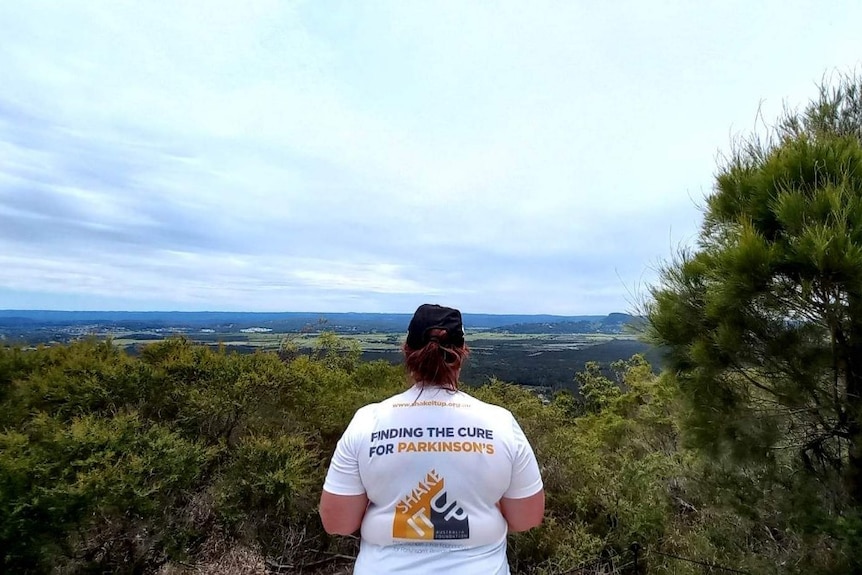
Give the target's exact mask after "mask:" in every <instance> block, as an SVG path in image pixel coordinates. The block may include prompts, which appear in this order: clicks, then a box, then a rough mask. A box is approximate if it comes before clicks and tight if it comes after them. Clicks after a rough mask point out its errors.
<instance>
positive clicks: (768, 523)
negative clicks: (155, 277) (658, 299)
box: [0, 334, 854, 574]
mask: <svg viewBox="0 0 862 575" xmlns="http://www.w3.org/2000/svg"><path fill="white" fill-rule="evenodd" d="M613 368H614V373H615V374H616V375H617V377H618V381H613V380H611V379H608V378H605V377H604V376H603V375H602V374H601V373H602V372H601V370H600V369H599V366H598V365H597V364H589V365H587V366H586V369H585V370H584V371H583V372H581V373H580V374H579V375H578V381H579V383H580V385H581V391H582V394H583V397H582V398H581V397H576V396H573V395H571V394H568V393H561V394H558V395H557V396H555V397H554V398H553V399H552V400H551V401H542V400H541V399H540V398H539V397H537V396H536V395H535V394H533V393H531V392H529V391H526V390H524V389H522V388H519V387H516V386H513V385H509V384H505V383H501V382H498V381H489V382H488V383H487V385H483V386H481V387H477V388H473V389H471V390H470V392H471V393H473V394H475V395H476V396H477V397H479V398H481V399H483V400H486V401H489V402H493V403H497V404H500V405H504V406H506V407H508V408H509V409H511V410H512V411H513V412H514V413H515V414H516V416H517V417H518V419H519V420H520V421H521V423H522V425H523V427H524V429H525V432H526V433H527V435H528V437H529V438H530V439H531V441H532V443H533V445H534V447H535V450H536V454H537V457H538V459H539V461H540V464H541V467H542V472H543V475H544V479H545V483H546V489H547V493H548V514H547V519H546V521H545V523H544V525H543V526H542V527H540V528H538V529H535V530H533V531H531V532H528V533H525V534H520V535H517V536H513V537H512V538H511V549H510V558H511V561H512V564H513V567H514V569H515V570H516V572H517V573H536V574H538V573H545V574H561V573H565V572H567V571H568V570H571V569H573V568H574V567H577V566H578V565H580V564H582V563H584V562H589V561H594V560H596V559H597V558H600V557H602V556H604V557H606V558H607V557H613V556H616V555H621V554H625V553H626V552H627V550H628V548H629V547H630V545H631V543H632V542H635V541H637V542H639V543H640V544H641V545H642V546H643V549H644V551H643V553H644V554H645V560H646V561H647V564H648V565H649V567H650V572H651V573H686V572H688V571H685V566H683V567H680V566H679V565H670V564H667V563H666V561H668V559H666V558H663V557H662V556H660V555H658V553H659V552H664V553H670V554H676V555H685V556H691V557H697V558H701V559H707V560H709V561H714V562H718V563H721V564H724V565H730V566H735V567H737V568H742V569H748V570H750V571H752V572H756V573H779V572H781V573H784V572H799V573H803V572H810V571H811V570H814V571H816V572H818V573H825V572H829V571H830V570H831V571H833V572H836V573H838V572H846V571H845V569H846V568H847V566H848V565H849V564H850V563H849V562H850V561H852V560H853V559H852V557H853V554H852V553H850V550H851V549H852V547H851V545H852V544H853V541H852V539H851V538H850V536H851V535H852V533H853V527H854V526H853V525H849V524H833V527H834V528H835V529H834V530H832V531H831V532H827V531H822V530H818V529H816V528H815V526H814V525H813V524H810V523H808V521H809V519H808V518H807V516H805V509H804V508H803V509H801V508H800V507H799V505H800V497H802V504H805V503H808V504H809V505H814V504H815V500H816V499H817V489H818V487H817V486H816V485H813V484H812V485H807V486H806V489H807V491H804V492H802V493H803V495H802V496H799V493H798V492H797V486H796V485H795V484H794V481H795V480H794V479H793V478H792V477H781V476H780V473H779V472H780V467H779V466H772V467H770V468H769V469H766V468H754V467H744V468H739V467H736V466H734V465H731V464H730V463H729V462H725V461H722V460H714V459H710V458H706V457H702V456H700V455H699V454H698V452H694V451H690V450H688V449H686V448H685V447H684V446H683V445H682V443H681V436H680V429H679V424H678V414H679V413H680V409H681V407H680V403H679V400H678V398H677V393H676V391H675V388H674V386H673V385H672V383H671V382H670V379H669V378H668V377H662V376H656V375H655V374H654V373H653V371H652V369H651V368H650V366H649V365H648V364H647V363H646V362H645V360H643V358H642V357H641V356H635V357H633V358H632V359H631V360H629V361H627V362H617V363H615V364H614V366H613ZM619 384H622V387H623V388H624V389H625V390H626V391H625V392H623V391H621V389H620V385H619ZM405 385H406V379H405V376H404V373H403V371H402V370H401V368H399V367H397V366H392V365H390V364H388V363H386V362H382V361H381V362H363V361H360V360H359V354H358V349H356V348H355V347H354V346H351V345H350V344H349V343H347V342H346V341H345V340H342V339H339V338H338V337H337V336H335V335H333V334H324V335H323V336H322V337H321V339H320V340H319V342H318V345H317V347H316V349H315V351H314V353H313V354H312V355H311V356H295V357H289V356H288V357H279V356H278V355H277V354H274V353H257V354H237V353H228V352H226V351H225V350H212V349H211V348H209V347H206V346H202V345H196V344H193V343H191V342H189V341H187V340H184V339H172V340H168V341H164V342H159V343H155V344H152V345H149V346H147V347H146V348H145V349H144V350H143V352H142V353H141V354H140V355H139V356H137V357H131V356H128V355H126V354H125V353H124V352H123V351H122V350H120V349H118V348H116V347H114V346H112V344H111V343H110V342H97V341H83V342H78V343H73V344H70V345H60V346H54V347H46V348H40V349H37V350H31V351H22V350H20V349H15V348H9V347H5V348H0V421H2V422H3V430H2V434H0V509H2V513H0V549H2V567H3V570H4V571H6V572H14V573H49V572H53V573H97V572H98V573H101V572H112V573H156V572H161V573H185V572H188V573H192V572H213V573H215V572H226V571H225V570H226V567H225V565H226V564H227V563H226V562H228V561H234V563H236V565H238V566H236V567H235V569H236V570H235V571H233V572H236V573H244V572H248V573H252V572H263V569H264V566H265V565H267V564H268V565H270V569H271V570H273V571H274V570H275V568H274V566H276V565H280V566H282V571H281V572H304V573H315V572H319V573H323V572H334V571H335V570H337V569H339V568H343V567H345V565H349V557H350V556H351V555H353V554H355V546H356V541H355V540H352V539H345V538H331V537H328V536H327V535H325V534H324V533H323V531H322V528H321V526H320V523H319V519H318V517H317V512H316V504H317V499H318V497H319V493H320V488H321V485H322V482H323V477H324V473H325V469H326V466H327V463H328V457H329V456H330V454H331V453H332V451H333V449H334V447H335V442H336V441H337V439H338V437H339V436H340V434H341V432H342V430H343V429H344V428H345V426H346V424H347V423H348V421H349V419H350V417H351V416H352V414H353V412H354V410H355V409H356V408H358V407H359V406H361V405H364V404H366V403H368V402H371V401H375V400H379V399H382V398H384V397H386V396H388V395H391V394H393V393H396V392H398V391H400V390H402V389H403V388H404V386H405ZM803 516H805V517H803ZM803 519H804V520H803ZM833 523H834V522H833ZM842 530H843V531H842ZM237 558H240V559H237ZM695 567H696V566H695ZM691 572H692V573H695V572H698V571H691Z"/></svg>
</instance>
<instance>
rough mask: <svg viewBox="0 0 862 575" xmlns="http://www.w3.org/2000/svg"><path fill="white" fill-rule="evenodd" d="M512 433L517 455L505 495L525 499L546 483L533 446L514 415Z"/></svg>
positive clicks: (514, 451) (514, 449) (508, 497)
mask: <svg viewBox="0 0 862 575" xmlns="http://www.w3.org/2000/svg"><path fill="white" fill-rule="evenodd" d="M512 435H513V441H514V445H513V453H514V455H515V458H514V461H512V480H511V482H510V483H509V489H507V490H506V492H505V493H504V494H503V497H505V498H507V499H523V498H525V497H530V496H531V495H535V494H536V493H538V492H539V491H541V490H542V488H543V487H544V485H543V483H542V476H541V474H540V473H539V464H538V463H537V462H536V455H535V454H534V453H533V448H532V447H531V446H530V442H529V441H527V437H526V436H525V435H524V431H523V430H522V429H521V426H520V425H518V422H517V421H516V420H515V418H514V417H512Z"/></svg>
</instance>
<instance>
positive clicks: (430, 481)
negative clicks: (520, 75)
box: [392, 469, 470, 541]
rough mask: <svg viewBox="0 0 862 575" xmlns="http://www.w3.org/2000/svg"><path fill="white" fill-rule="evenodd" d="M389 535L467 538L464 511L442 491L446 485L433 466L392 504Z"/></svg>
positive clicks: (399, 536)
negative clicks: (392, 517) (392, 512)
mask: <svg viewBox="0 0 862 575" xmlns="http://www.w3.org/2000/svg"><path fill="white" fill-rule="evenodd" d="M392 537H394V538H396V539H419V540H427V541H430V540H434V539H437V540H440V539H468V538H469V537H470V523H469V518H468V517H467V512H466V511H464V508H463V507H461V505H459V504H458V502H457V501H455V499H454V498H453V497H450V496H449V494H448V493H446V485H445V482H444V480H443V478H442V477H440V476H439V475H438V474H437V472H436V471H434V470H433V469H432V470H431V471H429V472H428V473H427V474H426V475H425V478H424V479H422V480H421V481H420V482H419V484H418V485H417V486H416V487H415V488H414V489H413V490H412V491H411V492H410V493H408V494H407V495H406V496H404V497H403V498H402V499H401V501H399V502H398V504H397V505H396V506H395V519H394V521H393V522H392Z"/></svg>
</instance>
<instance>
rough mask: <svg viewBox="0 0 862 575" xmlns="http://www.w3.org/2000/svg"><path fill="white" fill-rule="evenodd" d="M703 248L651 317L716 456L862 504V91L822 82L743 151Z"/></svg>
mask: <svg viewBox="0 0 862 575" xmlns="http://www.w3.org/2000/svg"><path fill="white" fill-rule="evenodd" d="M704 211H705V213H704V222H703V225H702V228H701V231H700V234H699V238H698V242H697V244H696V246H695V247H693V248H691V249H688V250H684V251H683V252H682V253H681V254H680V255H679V257H677V258H676V259H674V260H673V261H672V262H670V263H669V264H668V265H667V266H665V267H664V269H663V270H662V274H661V279H660V281H659V282H658V284H657V285H656V286H654V287H653V289H652V292H651V295H652V298H651V303H650V306H649V310H648V311H649V319H650V325H651V331H652V335H653V336H654V338H655V339H656V340H657V341H658V342H659V343H661V344H663V345H664V346H665V348H666V350H667V354H668V361H669V368H670V370H671V372H672V373H673V375H674V377H675V379H676V381H677V384H678V386H679V388H680V390H681V391H682V393H683V395H684V396H685V398H686V399H687V405H688V417H687V422H686V423H687V424H686V429H687V430H688V432H689V437H690V438H691V440H692V441H693V442H694V443H695V444H696V445H698V446H700V447H703V448H707V449H708V450H709V451H710V452H711V453H712V454H713V455H714V456H716V457H719V458H720V457H727V458H730V459H732V460H733V461H735V462H737V463H740V464H743V463H757V464H759V465H761V466H762V468H763V469H772V470H776V469H778V468H779V467H782V466H783V468H786V469H792V473H791V472H788V473H786V474H784V475H783V477H784V478H785V479H786V480H787V481H789V479H788V478H790V477H792V476H793V473H796V472H801V473H802V475H806V476H808V477H813V478H816V480H817V481H818V482H820V484H821V485H828V489H823V490H822V491H821V492H820V494H821V497H820V498H819V499H818V501H817V503H816V504H817V505H818V506H820V507H821V508H822V507H824V506H825V507H826V508H828V509H829V510H830V511H831V512H832V513H834V515H835V516H838V517H846V516H847V515H848V514H853V513H856V512H857V511H858V510H859V508H860V505H862V80H860V79H859V78H857V77H854V76H845V77H842V78H840V79H839V80H838V82H836V83H834V84H829V83H826V84H824V85H823V86H822V88H821V90H820V93H819V95H818V97H817V98H815V99H814V100H813V101H812V102H811V103H810V104H809V105H808V106H806V107H805V108H804V110H802V111H801V112H796V111H788V112H786V113H785V115H784V116H783V117H782V118H779V119H778V121H777V122H776V124H775V125H774V127H773V128H772V130H771V131H770V133H769V134H767V135H766V136H756V135H755V136H752V137H750V138H748V139H746V140H743V141H741V142H739V143H738V145H737V146H736V147H735V149H734V151H733V153H731V154H730V155H729V156H728V157H727V158H726V159H725V161H724V163H723V165H722V166H720V167H719V170H718V174H717V176H716V179H715V185H714V189H713V191H712V193H711V194H709V195H708V197H707V198H706V204H705V210H704Z"/></svg>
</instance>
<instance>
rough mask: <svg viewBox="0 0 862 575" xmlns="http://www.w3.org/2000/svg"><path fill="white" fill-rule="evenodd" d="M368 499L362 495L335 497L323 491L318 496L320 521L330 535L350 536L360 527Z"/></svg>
mask: <svg viewBox="0 0 862 575" xmlns="http://www.w3.org/2000/svg"><path fill="white" fill-rule="evenodd" d="M367 508H368V497H367V496H366V495H365V494H364V493H363V494H362V495H335V494H334V493H329V492H328V491H326V490H325V489H324V490H323V493H321V494H320V520H321V521H322V522H323V528H324V529H325V530H326V532H327V533H329V534H330V535H350V534H351V533H354V532H355V531H356V530H357V529H359V526H360V525H362V518H363V517H365V510H366V509H367Z"/></svg>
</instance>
